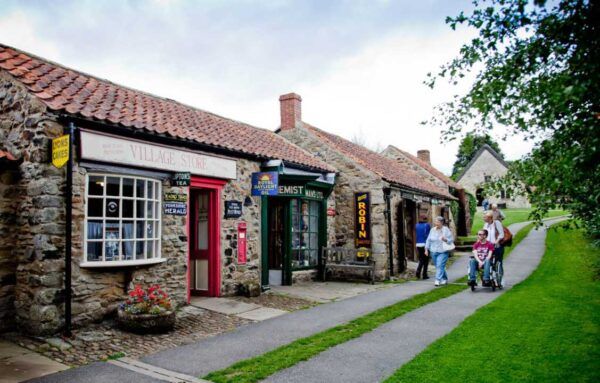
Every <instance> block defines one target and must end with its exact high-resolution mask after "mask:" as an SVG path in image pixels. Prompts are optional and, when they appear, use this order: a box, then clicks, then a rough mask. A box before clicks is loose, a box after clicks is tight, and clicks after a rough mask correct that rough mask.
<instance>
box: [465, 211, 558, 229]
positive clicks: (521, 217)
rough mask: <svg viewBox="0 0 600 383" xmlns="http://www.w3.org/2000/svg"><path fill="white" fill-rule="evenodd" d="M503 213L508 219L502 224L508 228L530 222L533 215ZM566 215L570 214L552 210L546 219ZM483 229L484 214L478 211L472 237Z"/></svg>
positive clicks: (523, 212)
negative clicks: (515, 224) (518, 223)
mask: <svg viewBox="0 0 600 383" xmlns="http://www.w3.org/2000/svg"><path fill="white" fill-rule="evenodd" d="M502 212H503V213H504V215H506V219H505V220H504V221H502V224H503V225H504V226H508V225H512V224H513V223H517V222H525V221H529V213H531V209H503V210H502ZM565 214H568V212H567V211H564V210H550V211H549V212H548V214H547V215H546V217H544V218H552V217H558V216H559V215H565ZM482 227H483V212H481V211H478V212H477V213H475V218H474V220H473V226H472V227H471V235H476V234H477V230H479V229H481V228H482Z"/></svg>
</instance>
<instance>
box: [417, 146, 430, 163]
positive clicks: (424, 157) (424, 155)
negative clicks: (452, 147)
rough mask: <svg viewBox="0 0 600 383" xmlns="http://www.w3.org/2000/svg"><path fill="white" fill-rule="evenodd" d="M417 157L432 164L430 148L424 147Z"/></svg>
mask: <svg viewBox="0 0 600 383" xmlns="http://www.w3.org/2000/svg"><path fill="white" fill-rule="evenodd" d="M417 158H419V159H420V160H421V161H425V162H426V163H428V164H429V165H431V156H430V154H429V150H427V149H423V150H419V151H417Z"/></svg>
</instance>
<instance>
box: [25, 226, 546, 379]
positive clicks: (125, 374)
mask: <svg viewBox="0 0 600 383" xmlns="http://www.w3.org/2000/svg"><path fill="white" fill-rule="evenodd" d="M524 225H525V224H515V225H511V226H510V229H511V231H512V232H513V233H514V232H516V231H517V230H518V229H519V227H522V226H524ZM533 234H534V235H533ZM538 237H539V238H538ZM544 237H545V233H536V232H532V235H530V236H529V237H528V238H527V239H525V240H524V241H523V242H522V243H521V244H520V245H519V246H518V247H517V249H515V251H514V252H513V255H511V264H510V265H513V266H514V265H516V264H517V262H518V261H517V260H515V261H514V262H512V258H513V257H514V255H515V254H516V253H523V254H519V257H518V258H519V260H520V259H521V258H524V259H527V260H529V258H532V257H533V258H536V257H537V258H536V260H535V261H534V262H531V263H532V264H531V269H528V271H527V273H526V274H525V275H523V278H524V277H525V276H526V275H528V274H529V273H530V272H531V271H532V270H533V268H535V265H537V262H538V261H539V258H540V257H541V255H542V254H543V246H544V242H543V241H544ZM540 241H541V242H540ZM467 262H468V257H465V256H463V257H461V258H459V259H458V260H457V261H456V262H455V263H454V264H453V265H452V266H451V267H450V268H449V269H448V276H449V279H450V280H454V279H457V278H460V277H463V276H464V275H465V274H466V267H467V266H466V265H467ZM507 267H510V268H508V269H507V275H509V276H511V277H510V278H511V279H508V280H507V283H512V282H513V281H516V280H517V279H516V275H515V274H513V273H516V272H515V271H513V269H519V268H521V267H520V266H518V267H511V266H509V265H508V264H507ZM433 288H434V286H433V278H432V279H430V280H428V281H411V282H407V283H403V284H399V285H397V286H394V287H392V288H388V289H383V290H378V291H374V292H372V293H368V294H364V295H360V296H356V297H353V298H349V299H345V300H342V301H337V302H333V303H329V304H324V305H320V306H316V307H313V308H310V309H307V310H300V311H295V312H292V313H289V314H286V315H282V316H279V317H276V318H273V319H270V320H266V321H264V322H259V323H252V324H249V325H246V326H242V327H240V328H238V329H236V330H234V331H232V332H229V333H225V334H221V335H217V336H214V337H211V338H206V339H203V340H201V341H198V342H195V343H191V344H188V345H184V346H180V347H176V348H172V349H169V350H165V351H161V352H159V353H156V354H153V355H150V356H147V357H145V358H142V359H141V362H143V363H139V364H138V365H137V366H135V368H127V367H126V366H124V364H125V363H123V364H119V365H116V364H113V363H102V362H100V363H93V364H90V365H87V366H84V367H81V368H77V369H71V370H68V371H65V372H62V373H58V374H53V375H48V376H45V377H41V378H39V379H36V380H33V381H32V382H48V383H51V382H57V383H62V382H66V381H68V382H86V383H95V382H98V383H100V382H109V381H115V382H164V381H165V380H167V379H166V378H165V377H164V375H163V374H167V373H168V371H172V372H173V374H172V375H173V377H176V376H183V375H181V374H185V375H188V376H189V377H199V376H204V375H206V374H207V373H209V372H211V371H215V370H219V369H222V368H225V367H228V366H230V365H231V364H233V363H235V362H238V361H240V360H243V359H247V358H250V357H253V356H257V355H260V354H263V353H265V352H267V351H270V350H273V349H275V348H277V347H280V346H283V345H286V344H288V343H290V342H292V341H294V340H296V339H299V338H303V337H307V336H310V335H312V334H315V333H318V332H321V331H323V330H326V329H329V328H331V327H334V326H336V325H338V324H343V323H346V322H348V321H350V320H352V319H355V318H358V317H360V316H363V315H365V314H368V313H370V312H372V311H375V310H377V309H380V308H382V307H386V306H389V305H392V304H394V303H397V302H398V301H400V300H405V299H408V298H410V297H412V296H414V295H417V294H420V293H424V292H427V291H430V290H432V289H433ZM442 288H443V287H442ZM497 295H498V293H495V294H486V293H481V294H475V296H474V297H471V296H468V297H469V298H470V299H466V301H468V304H467V306H466V307H465V308H464V309H461V308H456V310H454V309H453V308H452V306H453V305H454V304H459V303H460V302H456V303H455V302H454V301H448V299H450V298H448V299H445V300H443V301H444V302H447V303H446V304H447V306H444V305H443V304H442V305H441V306H440V308H439V309H438V310H441V311H442V312H443V313H446V312H448V311H451V312H454V311H455V312H456V313H457V315H458V316H457V317H456V319H455V322H451V323H450V322H449V323H448V324H447V325H448V326H450V325H451V326H452V327H455V326H456V325H457V324H458V323H460V321H461V320H462V319H460V320H459V318H461V317H462V318H463V319H464V317H466V316H467V315H469V313H471V312H472V311H474V310H475V309H476V308H477V307H479V306H481V305H483V304H486V303H487V302H489V301H490V300H491V299H493V298H494V297H496V296H497ZM484 297H488V298H487V299H485V298H484ZM463 300H465V299H463ZM480 300H481V302H480ZM471 302H475V305H476V307H471V306H472V305H473V304H472V303H471ZM429 306H432V305H429ZM462 310H467V311H468V313H467V314H466V315H462V316H461V315H460V313H461V312H462ZM417 311H421V310H417ZM411 314H412V313H411ZM411 314H407V315H405V316H404V317H408V316H409V315H411ZM431 315H434V316H433V317H436V316H437V317H448V318H450V316H448V315H445V314H444V315H441V314H440V313H437V314H436V313H433V314H429V315H426V316H424V317H425V318H427V320H425V321H423V319H412V320H413V321H416V322H414V323H420V327H421V328H423V327H425V326H423V323H430V324H431V326H427V327H437V323H434V322H432V321H431V320H430V318H432V316H431ZM404 317H402V318H404ZM411 318H413V317H412V316H411ZM449 320H450V319H449ZM392 323H396V321H392V322H391V323H388V324H387V325H384V326H385V328H388V327H390V326H392ZM440 325H441V324H440ZM452 327H450V329H451V328H452ZM417 329H418V326H416V325H415V326H411V327H410V333H411V334H414V333H415V331H416V330H417ZM433 330H434V329H433V328H431V329H429V330H427V331H433ZM376 331H377V330H376ZM448 331H449V330H447V331H446V332H448ZM373 333H375V332H372V333H370V334H373ZM444 333H445V332H444ZM442 335H443V334H442ZM439 336H441V335H438V337H439ZM394 337H396V336H395V335H394ZM363 338H364V337H361V338H359V339H363ZM419 338H420V337H419ZM395 339H396V342H397V339H401V338H398V337H396V338H395ZM435 339H437V337H436V338H435ZM406 341H407V342H408V338H407V339H406ZM424 342H425V341H424ZM430 342H431V341H428V342H427V343H426V344H425V345H427V344H429V343H430ZM380 345H381V343H379V344H378V345H377V347H373V349H372V354H373V356H377V361H375V362H373V363H374V364H371V365H370V366H371V368H373V367H374V368H375V369H379V368H380V367H379V364H380V363H381V364H382V367H381V368H383V364H384V363H385V362H384V360H385V358H384V359H381V358H382V357H384V356H385V354H388V355H389V354H394V353H392V352H390V349H388V348H386V347H387V346H386V347H383V346H382V347H379V346H380ZM340 347H341V346H340ZM376 348H378V349H379V351H376ZM399 348H400V349H403V348H414V347H413V346H411V345H409V344H408V343H406V344H405V345H403V346H402V347H399ZM423 348H424V347H423ZM338 349H339V347H335V348H333V349H331V350H329V351H328V352H326V353H323V354H321V355H323V356H325V355H324V354H327V355H329V353H330V352H337V351H338ZM382 350H385V351H383V352H382ZM366 356H368V355H363V354H361V355H360V359H363V358H365V357H366ZM394 357H395V358H396V359H395V361H390V362H389V363H391V364H392V365H393V366H394V370H395V368H397V367H398V366H400V365H401V364H402V362H401V359H398V358H400V355H394ZM318 360H320V357H317V358H314V359H311V360H310V361H308V362H306V363H302V364H301V365H302V366H304V367H303V368H306V366H309V365H310V364H311V363H313V362H314V363H318ZM380 360H381V361H380ZM339 362H344V365H345V366H349V365H350V363H345V362H346V361H343V360H341V359H340V360H338V363H339ZM144 363H145V364H146V365H147V366H148V369H149V370H151V369H152V367H153V366H155V367H157V368H156V370H159V371H160V374H159V375H156V374H154V373H152V372H150V373H146V374H144V373H143V372H142V370H141V367H140V366H143V365H144ZM294 370H296V369H295V368H291V369H288V370H285V371H283V372H282V373H281V374H277V375H274V376H273V378H274V379H280V378H279V377H280V376H281V377H282V378H283V374H290V375H289V376H290V377H289V378H288V379H289V381H294V380H295V379H296V378H295V377H294V376H295V374H294V373H293V371H294ZM317 370H318V369H317ZM327 370H330V371H333V369H331V368H329V367H327ZM388 370H389V369H388ZM388 370H386V371H388ZM392 371H393V370H392ZM388 375H389V374H388ZM315 376H316V375H315ZM382 376H385V375H382ZM323 379H325V380H323ZM332 379H333V380H332V381H340V377H339V376H335V377H333V378H332ZM284 380H285V379H282V380H281V381H284ZM342 380H344V379H342ZM375 380H377V378H375ZM286 381H287V380H286ZM296 381H308V380H307V379H306V377H303V378H301V379H300V378H298V380H296ZM314 381H320V382H323V381H330V380H329V378H315V380H314ZM349 381H353V380H352V379H350V380H349ZM356 381H361V382H363V381H374V380H369V379H367V380H364V379H359V380H356Z"/></svg>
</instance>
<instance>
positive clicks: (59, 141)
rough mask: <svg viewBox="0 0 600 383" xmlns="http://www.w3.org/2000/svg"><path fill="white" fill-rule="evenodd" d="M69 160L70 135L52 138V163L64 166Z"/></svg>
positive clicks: (59, 166) (60, 166) (58, 166)
mask: <svg viewBox="0 0 600 383" xmlns="http://www.w3.org/2000/svg"><path fill="white" fill-rule="evenodd" d="M67 161H69V135H68V134H65V135H64V136H60V137H58V138H55V139H53V140H52V165H54V166H56V167H57V168H62V167H63V166H65V164H66V163H67Z"/></svg>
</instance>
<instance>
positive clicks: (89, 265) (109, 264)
mask: <svg viewBox="0 0 600 383" xmlns="http://www.w3.org/2000/svg"><path fill="white" fill-rule="evenodd" d="M166 261H167V259H166V258H156V259H141V260H136V261H108V262H81V263H80V264H79V267H83V268H86V269H95V268H107V267H127V266H147V265H156V264H159V263H163V262H166Z"/></svg>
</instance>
